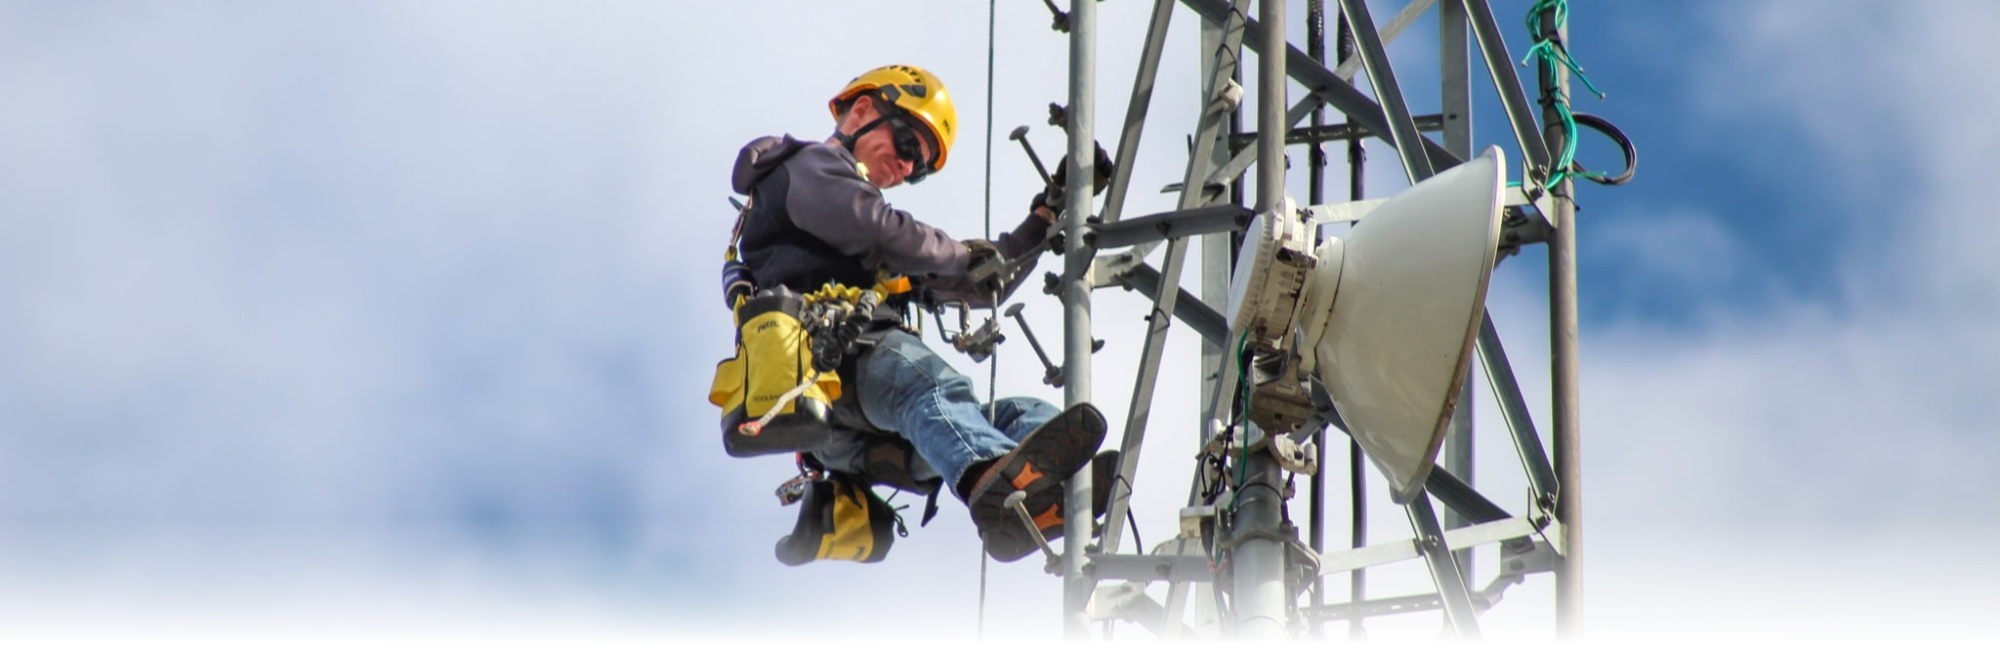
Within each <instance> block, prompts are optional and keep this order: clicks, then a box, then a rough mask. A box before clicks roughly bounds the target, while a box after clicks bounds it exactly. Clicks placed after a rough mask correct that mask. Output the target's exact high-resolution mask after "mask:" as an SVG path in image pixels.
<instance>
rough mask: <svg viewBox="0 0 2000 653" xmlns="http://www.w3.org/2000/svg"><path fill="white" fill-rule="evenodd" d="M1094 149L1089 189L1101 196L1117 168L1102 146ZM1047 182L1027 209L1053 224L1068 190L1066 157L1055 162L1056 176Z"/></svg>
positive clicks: (1061, 208)
mask: <svg viewBox="0 0 2000 653" xmlns="http://www.w3.org/2000/svg"><path fill="white" fill-rule="evenodd" d="M1096 148H1097V152H1096V156H1094V157H1092V158H1094V159H1096V161H1095V163H1094V165H1093V166H1092V168H1093V169H1092V171H1091V172H1092V173H1094V174H1092V175H1091V177H1092V180H1091V181H1092V182H1094V183H1092V184H1091V188H1092V194H1095V195H1103V194H1104V190H1105V189H1106V188H1110V187H1111V175H1112V173H1114V172H1116V171H1117V168H1116V167H1115V166H1114V165H1113V164H1112V163H1111V154H1110V153H1107V152H1105V151H1104V146H1103V145H1096ZM1049 181H1050V183H1049V186H1048V187H1047V188H1044V189H1042V192H1040V193H1036V194H1035V203H1034V205H1033V206H1031V207H1029V208H1030V210H1032V211H1034V212H1035V215H1039V216H1042V219H1044V220H1048V221H1049V222H1050V223H1051V224H1053V223H1055V221H1056V216H1059V215H1062V211H1063V201H1064V200H1065V199H1066V194H1067V191H1068V190H1069V156H1068V155H1064V156H1063V158H1062V160H1060V161H1057V162H1056V174H1055V176H1054V178H1053V179H1050V180H1049Z"/></svg>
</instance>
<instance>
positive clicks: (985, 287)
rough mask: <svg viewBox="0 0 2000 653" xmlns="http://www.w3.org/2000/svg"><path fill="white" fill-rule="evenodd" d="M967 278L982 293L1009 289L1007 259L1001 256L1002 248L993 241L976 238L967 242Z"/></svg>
mask: <svg viewBox="0 0 2000 653" xmlns="http://www.w3.org/2000/svg"><path fill="white" fill-rule="evenodd" d="M965 251H966V257H965V276H966V278H968V279H970V280H971V281H972V285H973V287H975V288H978V289H979V291H980V292H982V293H992V292H999V291H1000V290H1001V289H1003V288H1006V287H1007V281H1008V279H1007V278H1006V276H1007V274H1006V273H1007V257H1005V256H1002V255H1001V254H1000V248H999V247H998V246H995V245H994V244H993V242H992V241H989V240H986V239H984V238H974V239H972V240H968V241H965Z"/></svg>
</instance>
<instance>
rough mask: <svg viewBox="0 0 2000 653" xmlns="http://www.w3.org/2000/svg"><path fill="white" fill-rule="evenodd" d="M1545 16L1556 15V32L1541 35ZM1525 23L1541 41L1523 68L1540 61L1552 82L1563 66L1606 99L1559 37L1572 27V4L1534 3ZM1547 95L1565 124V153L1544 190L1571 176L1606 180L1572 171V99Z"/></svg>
mask: <svg viewBox="0 0 2000 653" xmlns="http://www.w3.org/2000/svg"><path fill="white" fill-rule="evenodd" d="M1543 12H1553V13H1554V14H1555V20H1554V29H1552V30H1550V31H1548V32H1546V33H1544V32H1542V31H1541V15H1542V13H1543ZM1526 22H1527V27H1528V33H1529V34H1533V35H1536V36H1537V37H1538V38H1537V39H1536V41H1535V44H1534V45H1532V46H1530V47H1529V48H1528V54H1527V56H1525V57H1522V58H1521V65H1523V66H1525V65H1528V62H1529V61H1530V60H1536V61H1539V62H1540V64H1541V71H1543V72H1545V73H1547V74H1548V76H1549V77H1551V78H1553V77H1555V75H1556V72H1557V68H1556V66H1558V65H1560V66H1562V67H1563V68H1566V69H1568V70H1569V71H1570V73H1572V74H1574V75H1576V77H1577V79H1580V80H1583V85H1584V87H1585V88H1588V89H1590V92H1591V93H1594V94H1596V95H1597V97H1598V99H1603V98H1604V92H1603V91H1599V90H1597V85H1596V84H1594V83H1592V82H1591V81H1590V76H1588V75H1585V74H1583V67H1582V66H1581V65H1578V64H1577V63H1576V58H1575V57H1572V56H1570V53H1569V48H1568V47H1566V46H1564V45H1563V43H1562V41H1560V40H1559V39H1558V38H1557V37H1556V35H1557V34H1560V33H1561V30H1562V28H1563V26H1564V25H1567V24H1568V23H1569V0H1535V4H1534V6H1531V7H1529V8H1528V16H1527V21H1526ZM1545 92H1547V93H1548V101H1549V106H1551V107H1553V108H1554V109H1555V110H1556V115H1557V116H1558V117H1560V118H1561V121H1562V128H1563V147H1562V152H1560V153H1558V155H1557V157H1556V161H1555V166H1554V169H1553V170H1550V171H1549V178H1548V180H1547V181H1546V182H1545V183H1544V184H1543V186H1542V187H1543V188H1544V189H1547V188H1553V187H1556V186H1560V185H1562V182H1563V181H1564V180H1567V179H1569V178H1570V177H1571V176H1581V177H1583V178H1585V179H1604V178H1606V176H1607V173H1603V172H1591V171H1575V172H1572V171H1571V168H1573V167H1575V165H1576V140H1577V130H1576V118H1575V116H1574V115H1573V114H1572V113H1571V112H1570V108H1569V98H1568V97H1565V96H1564V94H1563V93H1562V92H1561V91H1559V90H1553V89H1551V90H1548V91H1545Z"/></svg>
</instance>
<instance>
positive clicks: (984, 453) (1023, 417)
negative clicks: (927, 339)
mask: <svg viewBox="0 0 2000 653" xmlns="http://www.w3.org/2000/svg"><path fill="white" fill-rule="evenodd" d="M855 375H856V376H857V377H859V378H857V379H855V382H856V383H857V384H858V385H859V386H860V388H859V397H858V398H859V399H860V403H861V412H862V415H863V416H865V417H866V418H867V419H868V422H869V423H870V424H872V425H874V426H875V428H878V429H881V430H884V431H889V432H892V433H895V434H897V435H900V436H902V438H903V439H905V440H908V441H909V442H910V444H911V446H914V447H915V448H916V450H917V455H919V456H922V457H923V458H924V461H925V462H928V463H930V466H931V468H932V469H934V470H937V473H938V476H940V477H942V478H943V479H944V480H945V481H946V482H947V483H948V484H949V485H948V487H951V488H952V489H953V490H956V489H957V488H958V482H959V477H960V476H963V475H964V474H965V468H966V467H968V466H971V465H972V464H973V463H975V462H979V461H983V460H992V459H994V458H999V457H1000V456H1002V455H1005V454H1006V453H1007V452H1009V451H1012V450H1013V449H1014V445H1015V443H1018V442H1020V441H1021V439H1022V438H1025V437H1028V434H1029V433H1031V432H1034V430H1035V429H1036V428H1038V427H1040V426H1041V425H1042V424H1043V423H1046V422H1048V421H1049V420H1050V419H1053V418H1054V417H1055V416H1056V414H1057V413H1059V412H1061V411H1059V410H1057V409H1056V407H1055V406H1054V405H1052V404H1050V403H1049V402H1046V401H1042V400H1040V399H1034V398H1030V397H1009V398H1006V399H1001V400H998V401H995V402H994V404H993V411H994V413H993V415H994V417H993V420H992V421H988V420H987V419H986V415H987V412H986V409H987V406H986V405H985V404H981V403H979V399H978V398H977V397H975V396H974V395H973V392H972V380H971V379H968V378H966V376H965V375H963V374H959V373H958V371H957V370H954V369H952V368H951V365H949V364H947V363H945V362H944V359H942V358H939V357H938V355H937V354H936V353H934V352H932V351H931V349H930V347H928V346H926V345H924V342H923V340H921V339H918V338H917V337H916V336H913V335H910V334H908V333H905V332H903V331H900V330H898V331H892V332H890V333H889V334H888V335H886V336H883V338H882V342H881V343H880V344H877V345H875V347H874V348H873V349H870V350H869V351H868V353H867V354H866V355H864V356H862V357H861V360H859V361H857V362H856V364H855ZM961 498H962V497H961Z"/></svg>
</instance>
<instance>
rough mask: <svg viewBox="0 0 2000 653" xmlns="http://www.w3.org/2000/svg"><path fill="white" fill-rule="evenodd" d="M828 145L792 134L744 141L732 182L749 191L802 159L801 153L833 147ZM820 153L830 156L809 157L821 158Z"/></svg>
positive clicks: (738, 190) (743, 191) (741, 191)
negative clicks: (773, 172)
mask: <svg viewBox="0 0 2000 653" xmlns="http://www.w3.org/2000/svg"><path fill="white" fill-rule="evenodd" d="M825 145H826V144H825V143H816V142H813V141H802V140H799V139H797V138H794V137H793V136H792V135H791V134H785V135H783V136H761V137H758V138H756V139H753V140H751V141H750V142H749V143H746V144H744V145H743V149H741V150H738V151H737V153H736V165H735V168H734V170H733V171H732V173H731V175H730V181H731V184H732V185H733V186H735V188H736V192H739V193H748V192H750V188H751V187H752V186H755V185H756V184H757V182H759V181H761V180H763V178H764V177H766V176H769V175H770V174H771V172H772V171H775V170H777V169H778V168H780V167H782V166H785V165H787V164H788V163H790V162H791V161H792V160H794V159H797V158H799V155H801V154H806V153H808V152H810V151H813V150H825V149H829V148H827V147H825ZM820 156H826V155H824V154H821V155H810V154H809V155H807V158H809V159H810V158H818V157H820ZM834 156H837V155H834Z"/></svg>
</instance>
